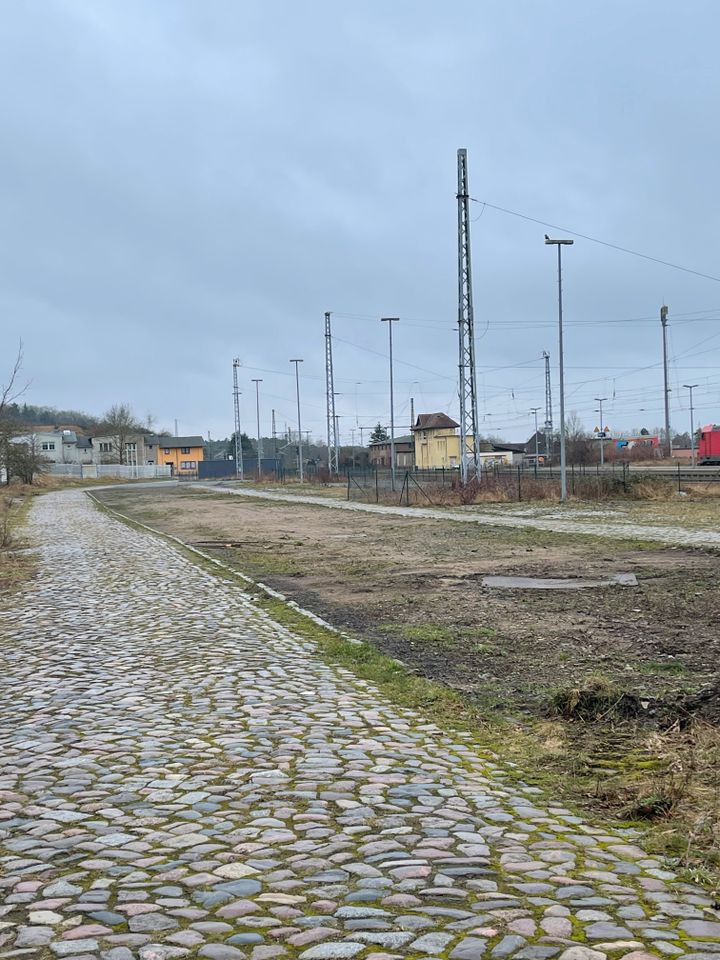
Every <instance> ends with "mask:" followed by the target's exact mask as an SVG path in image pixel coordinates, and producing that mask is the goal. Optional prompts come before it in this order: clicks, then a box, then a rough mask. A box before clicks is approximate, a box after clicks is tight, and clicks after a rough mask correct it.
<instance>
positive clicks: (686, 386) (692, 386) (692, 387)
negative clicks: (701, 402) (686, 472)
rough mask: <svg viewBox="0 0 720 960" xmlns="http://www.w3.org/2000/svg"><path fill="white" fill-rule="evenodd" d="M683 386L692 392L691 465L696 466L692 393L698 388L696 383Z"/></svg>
mask: <svg viewBox="0 0 720 960" xmlns="http://www.w3.org/2000/svg"><path fill="white" fill-rule="evenodd" d="M683 386H684V387H685V389H686V390H689V391H690V463H691V465H692V466H693V467H694V466H695V423H694V418H693V412H694V411H693V398H692V392H693V390H694V389H695V387H696V386H697V384H696V383H684V384H683Z"/></svg>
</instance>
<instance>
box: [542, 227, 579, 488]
mask: <svg viewBox="0 0 720 960" xmlns="http://www.w3.org/2000/svg"><path fill="white" fill-rule="evenodd" d="M545 243H546V244H550V245H551V246H555V247H557V252H558V281H557V282H558V352H559V363H558V369H559V373H560V376H559V380H560V499H561V500H567V459H566V456H565V354H564V352H563V302H562V248H563V247H570V246H572V245H573V243H575V241H574V240H551V239H550V237H549V236H548V235H547V234H545Z"/></svg>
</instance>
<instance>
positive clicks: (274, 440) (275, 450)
mask: <svg viewBox="0 0 720 960" xmlns="http://www.w3.org/2000/svg"><path fill="white" fill-rule="evenodd" d="M271 414H272V438H273V456H274V457H275V461H276V466H277V430H276V429H275V409H274V408H273V410H272V411H271Z"/></svg>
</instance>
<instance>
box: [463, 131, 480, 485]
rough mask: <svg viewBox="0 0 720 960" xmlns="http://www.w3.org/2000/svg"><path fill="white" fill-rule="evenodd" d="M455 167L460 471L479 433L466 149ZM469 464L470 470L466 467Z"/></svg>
mask: <svg viewBox="0 0 720 960" xmlns="http://www.w3.org/2000/svg"><path fill="white" fill-rule="evenodd" d="M457 169H458V190H457V202H458V354H459V362H458V369H459V383H458V386H459V397H460V475H461V478H462V481H463V483H465V482H466V481H467V479H468V475H469V474H473V473H474V474H477V473H478V461H479V439H480V438H479V434H478V412H477V386H476V380H475V323H474V313H473V295H472V266H471V256H470V195H469V193H468V171H467V150H465V149H460V150H458V152H457ZM468 468H470V470H468Z"/></svg>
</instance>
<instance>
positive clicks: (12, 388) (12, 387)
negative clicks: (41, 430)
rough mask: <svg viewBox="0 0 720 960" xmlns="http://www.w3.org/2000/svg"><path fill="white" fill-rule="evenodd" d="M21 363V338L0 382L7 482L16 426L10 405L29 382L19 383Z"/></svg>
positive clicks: (0, 454)
mask: <svg viewBox="0 0 720 960" xmlns="http://www.w3.org/2000/svg"><path fill="white" fill-rule="evenodd" d="M22 364H23V343H22V340H21V341H20V342H19V344H18V349H17V353H16V355H15V361H14V363H13V365H12V368H11V370H10V374H9V376H8V380H7V382H6V383H3V384H0V466H2V467H4V468H5V482H6V483H8V484H9V483H10V477H11V475H12V470H11V463H10V461H11V455H12V446H13V444H12V443H11V442H10V441H11V439H12V437H13V436H15V434H16V433H17V426H16V424H14V423H13V422H12V418H11V417H10V416H9V413H10V407H11V405H12V404H13V403H14V402H15V400H17V398H18V397H20V396H22V394H23V393H25V391H26V390H27V388H28V386H29V383H24V384H23V385H22V386H21V385H20V383H19V378H20V371H21V370H22Z"/></svg>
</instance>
